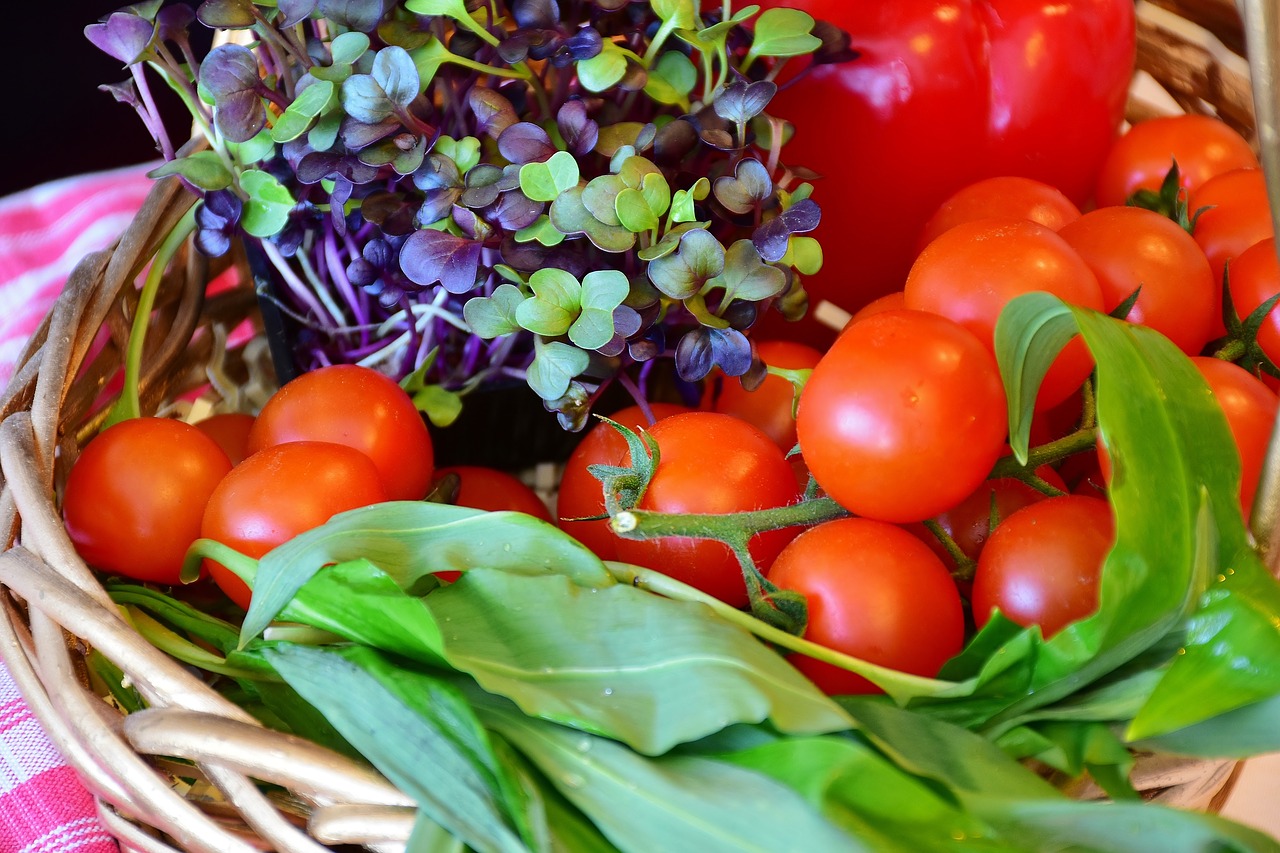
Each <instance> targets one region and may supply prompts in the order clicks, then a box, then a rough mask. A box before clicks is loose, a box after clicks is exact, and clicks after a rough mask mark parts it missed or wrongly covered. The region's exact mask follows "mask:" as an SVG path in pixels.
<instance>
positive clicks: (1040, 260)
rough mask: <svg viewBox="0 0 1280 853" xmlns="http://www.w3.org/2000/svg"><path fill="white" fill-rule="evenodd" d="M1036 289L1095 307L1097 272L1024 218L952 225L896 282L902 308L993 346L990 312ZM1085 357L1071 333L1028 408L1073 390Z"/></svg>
mask: <svg viewBox="0 0 1280 853" xmlns="http://www.w3.org/2000/svg"><path fill="white" fill-rule="evenodd" d="M1036 290H1042V291H1046V292H1048V293H1052V294H1054V295H1055V296H1058V297H1060V298H1062V300H1063V301H1065V302H1069V303H1071V304H1073V305H1080V306H1083V307H1085V308H1093V309H1095V310H1099V311H1100V310H1102V290H1101V289H1100V288H1099V287H1098V279H1097V278H1096V277H1095V276H1094V274H1093V271H1092V270H1090V269H1089V266H1088V264H1086V263H1085V262H1084V260H1083V259H1081V257H1080V255H1079V253H1078V252H1076V250H1075V249H1073V248H1071V246H1069V245H1068V244H1067V242H1066V241H1065V240H1064V239H1062V237H1060V236H1058V234H1057V233H1056V232H1054V231H1052V230H1050V229H1048V228H1046V227H1044V226H1043V225H1040V224H1039V223H1037V222H1032V221H1030V220H1027V219H982V220H978V221H975V222H965V223H962V224H960V225H957V226H955V227H954V228H952V229H951V230H949V231H947V232H946V233H944V234H942V235H940V236H939V237H938V238H937V239H936V240H934V241H933V242H932V243H930V244H929V245H928V246H926V247H925V249H924V251H923V252H921V253H920V257H918V258H916V262H915V263H914V264H912V266H911V272H910V274H908V276H907V283H906V286H905V287H904V288H903V293H904V301H905V304H906V307H907V308H910V309H914V310H917V311H931V312H933V313H935V314H941V315H943V316H944V317H949V318H950V319H952V320H954V321H955V322H957V323H959V324H960V325H962V326H964V327H965V328H967V329H968V330H969V331H971V332H973V333H974V334H975V335H977V336H978V338H979V339H980V340H981V341H982V342H983V344H984V345H986V347H987V348H988V349H990V350H991V351H992V352H995V329H996V320H998V319H999V317H1000V312H1001V311H1002V310H1003V309H1004V307H1005V305H1007V304H1008V303H1009V302H1010V301H1011V300H1012V299H1013V298H1014V297H1015V296H1020V295H1022V294H1024V293H1030V292H1031V291H1036ZM1092 370H1093V358H1092V357H1091V356H1090V355H1089V350H1088V348H1087V347H1085V345H1084V341H1083V340H1081V339H1080V338H1078V337H1077V338H1075V339H1073V340H1072V341H1071V342H1070V343H1068V344H1067V346H1066V347H1065V348H1064V349H1063V350H1062V352H1061V353H1060V354H1059V355H1058V358H1057V359H1056V360H1055V361H1054V363H1053V365H1052V366H1051V367H1050V368H1049V372H1048V374H1047V375H1046V376H1045V377H1044V382H1043V383H1042V384H1041V386H1040V393H1039V394H1038V395H1037V397H1036V409H1037V410H1043V409H1048V408H1051V407H1053V406H1056V405H1057V404H1059V403H1061V402H1062V401H1063V400H1065V399H1067V398H1068V397H1070V396H1071V395H1072V394H1074V393H1075V392H1076V391H1077V389H1079V388H1080V385H1081V384H1082V383H1083V382H1084V380H1085V378H1086V377H1088V375H1089V373H1090V372H1091V371H1092Z"/></svg>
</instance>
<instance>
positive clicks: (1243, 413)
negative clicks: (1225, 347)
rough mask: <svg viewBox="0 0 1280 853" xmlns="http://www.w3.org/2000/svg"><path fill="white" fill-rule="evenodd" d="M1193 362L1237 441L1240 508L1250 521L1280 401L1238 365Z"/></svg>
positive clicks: (1201, 359) (1207, 359)
mask: <svg viewBox="0 0 1280 853" xmlns="http://www.w3.org/2000/svg"><path fill="white" fill-rule="evenodd" d="M1191 361H1192V362H1193V363H1194V364H1195V366H1196V367H1197V368H1199V370H1200V375H1201V376H1203V377H1204V380H1205V382H1207V383H1208V385H1209V388H1210V390H1211V391H1213V397H1214V399H1215V400H1217V401H1218V405H1219V406H1221V407H1222V412H1223V414H1225V415H1226V416H1227V424H1228V426H1230V427H1231V436H1232V437H1233V438H1234V439H1235V441H1236V450H1237V451H1238V452H1239V454H1240V509H1241V511H1242V512H1243V514H1244V517H1245V518H1246V519H1247V518H1248V517H1249V516H1250V514H1251V513H1252V510H1253V497H1254V494H1255V493H1256V492H1257V491H1258V479H1259V478H1260V477H1261V476H1262V465H1263V462H1265V461H1266V458H1267V446H1268V445H1269V444H1270V442H1271V430H1272V426H1273V425H1274V424H1275V421H1276V409H1277V404H1278V399H1277V397H1276V394H1275V392H1273V391H1272V390H1271V389H1270V388H1268V387H1267V386H1266V385H1265V384H1264V383H1263V382H1262V380H1260V379H1258V378H1257V377H1256V376H1254V375H1253V374H1252V373H1250V372H1249V371H1247V370H1245V369H1244V368H1243V367H1241V366H1240V365H1238V364H1233V363H1231V362H1229V361H1223V360H1222V359H1220V358H1211V357H1208V356H1197V357H1195V358H1193V359H1191Z"/></svg>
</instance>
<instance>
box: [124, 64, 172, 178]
mask: <svg viewBox="0 0 1280 853" xmlns="http://www.w3.org/2000/svg"><path fill="white" fill-rule="evenodd" d="M129 72H130V73H131V74H132V75H133V82H134V85H135V86H137V87H138V95H139V96H140V97H141V98H142V103H143V104H144V105H145V107H146V113H145V114H143V111H142V110H139V111H138V114H139V115H141V116H142V120H143V122H145V123H146V125H147V130H148V131H149V132H150V133H151V137H152V138H153V139H155V141H156V144H157V145H159V146H160V152H161V153H162V154H163V155H164V159H165V160H172V159H174V152H173V143H172V142H171V141H170V140H169V132H168V131H167V130H165V127H164V122H162V121H161V120H160V111H159V110H158V109H156V102H155V99H154V98H152V97H151V87H150V86H149V85H147V77H146V75H145V74H143V73H142V65H141V64H140V63H136V62H135V63H134V64H133V65H130V66H129Z"/></svg>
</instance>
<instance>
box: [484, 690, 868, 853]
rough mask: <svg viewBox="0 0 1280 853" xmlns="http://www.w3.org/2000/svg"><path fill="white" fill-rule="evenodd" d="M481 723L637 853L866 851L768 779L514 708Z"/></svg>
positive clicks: (602, 828) (619, 842)
mask: <svg viewBox="0 0 1280 853" xmlns="http://www.w3.org/2000/svg"><path fill="white" fill-rule="evenodd" d="M481 718H482V719H483V720H484V721H485V722H486V723H487V724H488V725H490V726H491V727H492V728H494V729H496V730H497V731H498V732H499V733H500V734H502V736H503V737H505V738H507V739H508V740H509V741H511V743H512V744H513V745H514V746H515V747H516V748H517V749H519V750H520V751H521V752H523V753H524V754H525V755H526V756H527V757H528V758H529V760H530V761H532V762H533V763H534V764H535V765H537V767H538V768H539V769H540V770H541V771H542V772H543V773H544V774H545V775H546V777H547V778H548V779H549V780H550V781H551V783H552V784H553V785H555V786H556V788H557V789H559V791H560V793H562V794H563V795H564V797H565V798H566V799H567V800H569V801H570V802H571V803H573V804H574V805H575V806H577V807H578V808H579V809H581V810H582V811H583V812H584V813H585V814H586V815H587V816H588V817H589V818H591V820H592V821H593V822H594V823H595V825H596V827H597V828H598V829H599V830H600V831H601V832H602V833H604V835H605V836H606V837H607V838H608V839H609V840H610V841H612V842H613V843H614V844H616V845H617V846H618V849H619V850H623V851H627V853H653V851H657V850H688V851H695V850H696V851H698V853H721V851H723V853H776V851H779V850H795V849H803V850H804V851H805V853H819V851H832V853H856V851H859V850H863V849H866V848H864V847H861V846H860V845H859V844H858V843H857V841H856V840H855V839H853V838H851V837H850V836H848V835H846V834H845V833H843V832H841V831H840V830H839V829H838V828H836V827H835V826H834V825H833V824H831V823H830V822H829V821H827V820H825V819H824V818H823V817H821V816H820V815H819V814H818V813H817V812H816V811H814V810H813V809H812V808H810V807H809V806H808V804H807V803H805V802H804V801H803V800H802V799H801V798H800V797H799V796H798V795H797V794H796V793H795V792H793V791H791V790H790V789H788V788H786V787H785V786H783V785H781V784H779V783H777V782H775V781H773V780H772V779H769V778H767V777H765V776H763V775H761V774H759V773H755V772H752V771H750V770H745V769H743V768H740V767H735V766H734V765H732V764H727V763H724V762H720V761H715V760H713V759H709V758H701V757H697V756H668V757H664V758H657V759H649V758H645V757H643V756H640V755H637V754H636V753H634V752H632V751H631V750H629V749H627V748H626V747H624V746H621V745H619V744H616V743H613V742H611V741H608V740H604V739H601V738H597V737H592V736H591V735H587V734H581V733H574V732H571V731H568V730H566V729H563V728H560V727H558V726H555V725H551V724H549V723H543V722H538V721H536V720H529V719H527V718H525V717H522V716H521V715H519V714H516V713H511V712H509V711H508V712H497V711H493V710H486V711H482V712H481ZM797 845H799V846H797Z"/></svg>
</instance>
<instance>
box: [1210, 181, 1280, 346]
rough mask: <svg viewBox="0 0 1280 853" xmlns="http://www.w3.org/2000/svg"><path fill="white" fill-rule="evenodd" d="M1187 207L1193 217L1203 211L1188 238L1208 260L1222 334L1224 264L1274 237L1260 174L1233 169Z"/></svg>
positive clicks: (1216, 319)
mask: <svg viewBox="0 0 1280 853" xmlns="http://www.w3.org/2000/svg"><path fill="white" fill-rule="evenodd" d="M1190 207H1191V211H1192V212H1193V213H1194V212H1195V211H1198V210H1201V209H1202V208H1203V209H1204V211H1203V212H1202V213H1201V214H1200V216H1199V218H1198V219H1197V220H1196V226H1195V230H1194V231H1192V232H1191V236H1193V237H1195V240H1196V242H1197V243H1199V244H1200V248H1201V249H1203V250H1204V254H1205V257H1207V258H1208V259H1209V269H1210V270H1211V271H1212V272H1213V283H1214V286H1215V288H1216V291H1215V292H1216V293H1217V296H1218V303H1217V311H1216V313H1215V315H1214V316H1215V332H1216V334H1222V332H1223V331H1225V328H1224V324H1223V321H1222V277H1223V274H1224V273H1225V272H1226V269H1227V264H1228V263H1230V262H1231V261H1232V260H1233V259H1235V258H1236V257H1239V256H1240V255H1241V254H1243V253H1244V252H1245V250H1247V249H1249V248H1250V247H1251V246H1253V245H1254V244H1255V243H1258V242H1260V241H1262V240H1265V239H1267V238H1268V237H1272V236H1274V226H1273V225H1272V222H1271V206H1270V204H1269V202H1268V200H1267V184H1266V180H1265V179H1264V178H1263V174H1262V170H1261V169H1235V170H1233V171H1230V172H1223V173H1222V174H1221V175H1217V176H1216V177H1214V178H1211V179H1210V180H1208V181H1206V182H1205V183H1204V184H1203V185H1202V186H1201V187H1200V188H1199V189H1197V190H1194V191H1192V193H1191V202H1190Z"/></svg>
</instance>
